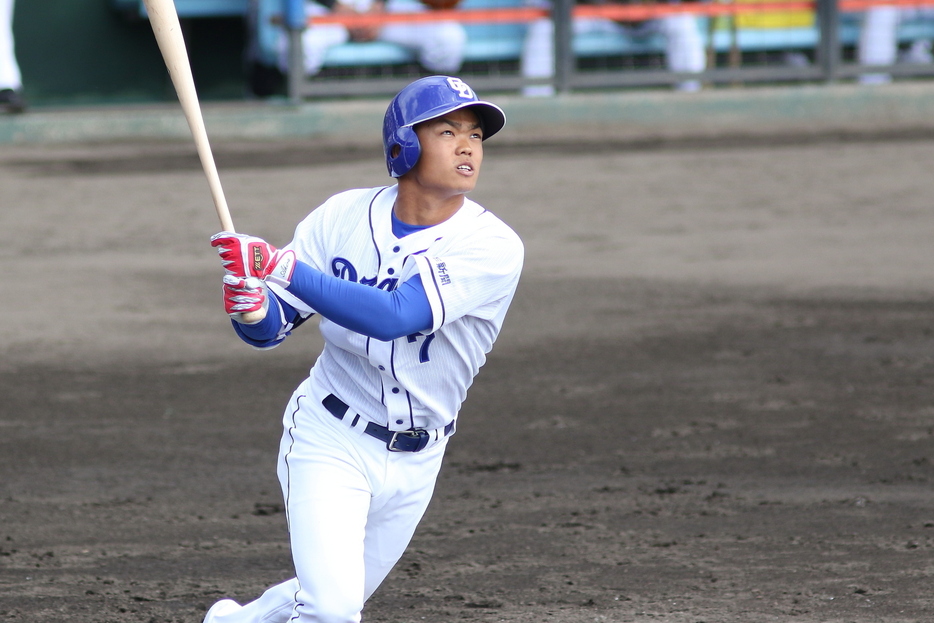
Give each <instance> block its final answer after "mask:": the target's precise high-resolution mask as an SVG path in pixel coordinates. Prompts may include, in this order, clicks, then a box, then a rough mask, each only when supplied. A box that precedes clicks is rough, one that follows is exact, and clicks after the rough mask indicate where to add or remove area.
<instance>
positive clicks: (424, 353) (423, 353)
mask: <svg viewBox="0 0 934 623" xmlns="http://www.w3.org/2000/svg"><path fill="white" fill-rule="evenodd" d="M419 337H424V338H425V341H424V342H422V345H421V347H420V348H419V349H418V362H419V363H428V361H429V360H430V357H429V356H428V347H429V346H431V341H432V340H433V339H435V334H434V333H431V334H429V335H425V334H424V333H413V334H412V335H410V336H409V337H408V341H409V344H411V343H412V342H415V341H417V340H418V338H419Z"/></svg>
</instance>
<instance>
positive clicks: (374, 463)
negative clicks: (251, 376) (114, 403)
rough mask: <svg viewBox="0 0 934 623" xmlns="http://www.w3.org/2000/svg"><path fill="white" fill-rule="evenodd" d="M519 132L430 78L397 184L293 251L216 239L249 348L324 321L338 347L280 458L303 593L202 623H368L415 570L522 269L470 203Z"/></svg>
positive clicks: (349, 208)
mask: <svg viewBox="0 0 934 623" xmlns="http://www.w3.org/2000/svg"><path fill="white" fill-rule="evenodd" d="M504 123H505V114H504V113H503V111H502V110H501V109H500V108H499V107H497V106H496V105H494V104H491V103H489V102H486V101H481V100H480V99H478V98H477V96H476V94H475V93H474V92H473V90H472V89H471V88H470V87H469V86H468V85H467V84H465V83H464V82H462V81H461V80H459V79H458V78H453V77H447V76H431V77H428V78H422V79H420V80H417V81H415V82H413V83H412V84H410V85H409V86H407V87H406V88H404V89H403V90H402V91H400V92H399V93H398V94H397V95H396V97H395V98H394V99H393V100H392V102H391V103H390V104H389V107H388V109H387V111H386V115H385V120H384V124H383V147H384V150H385V157H386V164H387V166H388V168H389V174H390V176H392V177H393V178H396V179H397V180H398V183H396V184H394V185H390V186H382V187H378V188H366V189H357V190H349V191H346V192H342V193H339V194H337V195H335V196H333V197H331V198H330V199H328V200H327V201H325V202H324V203H323V204H322V205H321V206H319V207H318V208H317V209H315V210H314V211H312V212H311V213H310V214H309V215H308V216H307V217H306V218H305V219H304V220H303V221H301V222H300V223H299V225H298V226H297V228H296V230H295V235H294V237H293V239H292V241H291V242H290V243H289V244H288V245H286V246H285V247H284V248H282V249H276V248H275V247H273V246H272V245H270V244H269V243H268V242H265V241H263V240H261V239H258V238H254V237H251V236H246V235H241V234H234V233H231V232H221V233H219V234H216V235H215V236H214V237H213V238H212V242H211V244H212V246H214V247H216V248H217V250H218V253H219V254H220V257H221V259H222V262H223V264H224V267H225V269H226V272H227V274H226V275H225V276H224V301H225V309H226V311H227V313H228V314H229V315H230V316H231V318H232V319H233V327H234V329H235V330H236V332H237V334H238V335H239V336H240V337H241V338H242V339H243V340H244V341H245V342H247V343H248V344H251V345H253V346H255V347H257V348H261V349H266V348H272V347H274V346H276V345H278V344H279V343H280V342H282V341H283V340H284V339H286V337H287V336H288V335H289V334H290V332H291V331H293V330H294V329H295V328H297V327H298V326H299V325H301V323H303V322H304V321H305V320H306V319H308V318H309V317H310V316H311V315H312V314H315V313H317V314H319V315H320V331H321V334H322V336H323V337H324V343H325V345H324V349H323V351H322V352H321V354H320V356H319V357H318V359H317V361H316V362H315V364H314V366H313V367H312V369H311V373H310V375H309V376H308V378H307V379H305V380H304V381H303V382H302V383H301V384H300V385H299V387H298V388H297V389H296V390H295V392H294V394H293V395H292V398H291V400H290V401H289V403H288V406H287V407H286V410H285V415H284V417H283V424H284V432H283V435H282V441H281V444H280V448H279V464H278V475H279V481H280V483H281V485H282V493H283V496H284V500H285V508H286V518H287V521H288V527H289V534H290V540H291V546H292V557H293V562H294V566H295V578H293V579H290V580H288V581H286V582H284V583H282V584H279V585H277V586H274V587H272V588H270V589H268V590H267V591H266V592H265V593H264V594H263V595H262V596H261V597H259V599H257V600H256V601H253V602H251V603H248V604H246V605H244V606H240V605H239V604H237V603H236V602H234V601H232V600H229V599H224V600H221V601H219V602H217V603H216V604H214V605H213V606H212V607H211V608H210V609H209V610H208V612H207V615H206V616H205V619H204V621H205V623H248V622H256V623H259V622H260V621H262V622H263V623H274V622H277V621H301V622H312V621H314V622H319V623H324V622H327V623H345V622H347V623H349V622H352V621H353V622H356V621H360V616H361V610H362V609H363V606H364V603H365V602H366V600H367V599H368V598H369V597H370V596H371V595H372V594H373V592H374V591H375V590H376V588H377V587H378V586H379V585H380V583H381V582H382V581H383V579H384V578H385V577H386V575H387V574H388V573H389V571H390V569H391V568H392V567H393V565H394V564H395V563H396V561H398V559H399V558H400V557H401V556H402V553H403V552H404V550H405V548H406V546H407V545H408V543H409V540H410V539H411V537H412V534H413V533H414V531H415V528H416V525H417V524H418V522H419V521H420V519H421V517H422V515H423V513H424V512H425V509H426V508H427V506H428V502H429V499H430V497H431V494H432V491H433V488H434V483H435V479H436V476H437V474H438V470H439V469H440V466H441V459H442V455H443V453H444V448H445V446H446V444H447V442H448V440H449V439H450V437H451V435H453V434H454V431H455V428H456V421H457V413H458V410H459V409H460V406H461V403H462V401H463V400H464V398H465V396H466V393H467V389H468V387H470V385H471V383H472V382H473V378H474V376H475V375H476V374H477V372H478V370H479V368H480V367H481V366H482V365H483V363H484V361H485V359H486V354H487V353H488V352H489V351H490V349H491V348H492V346H493V342H494V340H495V339H496V337H497V335H498V334H499V331H500V327H501V326H502V323H503V318H504V316H505V315H506V310H507V309H508V307H509V304H510V302H511V301H512V299H513V295H514V293H515V290H516V285H517V282H518V280H519V273H520V271H521V268H522V262H523V254H524V251H523V245H522V242H521V241H520V239H519V237H518V236H517V235H516V234H515V232H513V230H512V229H510V228H509V227H508V226H507V225H506V224H504V223H503V222H502V221H501V220H500V219H499V218H497V217H496V216H494V215H493V213H492V212H489V211H487V210H486V209H484V208H483V207H481V206H480V205H478V204H476V203H475V202H473V201H471V200H470V199H468V198H467V197H466V195H467V193H469V192H470V191H472V190H473V189H474V187H475V185H476V183H477V178H478V176H479V174H480V166H481V164H482V162H483V141H484V140H485V139H487V138H489V137H490V136H492V135H493V134H496V132H498V131H499V130H500V129H501V128H502V127H503V124H504ZM260 309H263V310H265V312H266V315H265V317H264V318H263V319H262V320H260V321H258V322H255V323H254V324H245V323H244V317H243V316H242V314H244V313H246V312H251V313H252V312H256V311H258V310H260Z"/></svg>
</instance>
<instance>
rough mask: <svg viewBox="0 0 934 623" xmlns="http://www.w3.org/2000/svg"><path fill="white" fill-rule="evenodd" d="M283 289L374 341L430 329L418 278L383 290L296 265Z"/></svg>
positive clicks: (429, 314) (333, 319)
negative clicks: (287, 284) (393, 288)
mask: <svg viewBox="0 0 934 623" xmlns="http://www.w3.org/2000/svg"><path fill="white" fill-rule="evenodd" d="M286 290H287V291H288V292H289V293H291V294H293V295H295V296H296V297H298V298H299V299H301V300H302V301H304V302H306V303H307V304H308V305H309V306H310V307H311V308H312V309H314V310H315V311H316V312H318V313H319V314H321V315H322V316H324V317H325V318H327V319H328V320H330V321H332V322H334V323H336V324H339V325H340V326H342V327H344V328H345V329H350V330H351V331H355V332H357V333H360V334H362V335H366V336H367V337H372V338H375V339H377V340H382V341H386V342H388V341H390V340H394V339H397V338H400V337H404V336H406V335H412V334H414V333H418V332H419V331H427V330H429V329H430V328H431V326H432V313H431V304H430V303H429V302H428V295H427V294H426V293H425V287H424V286H423V285H422V279H421V277H419V276H415V277H413V278H411V279H409V280H408V281H406V282H405V283H403V284H402V285H401V286H399V287H398V288H396V289H395V290H391V291H386V290H381V289H379V288H375V287H373V286H366V285H363V284H360V283H356V282H353V281H347V280H345V279H339V278H338V277H332V276H330V275H326V274H324V273H322V272H321V271H318V270H316V269H314V268H312V267H311V266H309V265H308V264H305V263H304V262H296V263H295V272H294V273H293V274H292V283H291V284H290V285H289V287H288V288H286Z"/></svg>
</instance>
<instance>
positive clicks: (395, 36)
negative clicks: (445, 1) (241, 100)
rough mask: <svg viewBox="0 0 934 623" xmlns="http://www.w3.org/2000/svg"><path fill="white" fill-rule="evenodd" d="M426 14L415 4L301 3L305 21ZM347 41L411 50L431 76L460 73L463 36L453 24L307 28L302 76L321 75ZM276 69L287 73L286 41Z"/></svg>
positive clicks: (404, 0)
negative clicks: (341, 16)
mask: <svg viewBox="0 0 934 623" xmlns="http://www.w3.org/2000/svg"><path fill="white" fill-rule="evenodd" d="M427 10H430V9H429V7H428V6H426V5H425V4H423V3H422V2H420V1H419V0H386V1H384V0H316V1H310V0H309V1H308V2H306V3H305V13H306V15H307V16H308V17H310V18H314V17H315V16H316V15H326V14H328V13H332V12H333V13H363V14H366V13H380V12H383V11H388V12H395V13H414V12H420V11H427ZM348 41H385V42H388V43H394V44H396V45H400V46H402V47H404V48H408V49H410V50H412V51H413V52H414V53H415V55H416V58H417V59H418V62H419V64H420V65H421V66H422V67H424V68H425V69H426V70H428V71H429V72H432V73H439V74H449V73H456V72H457V71H459V70H460V67H461V64H462V63H463V60H464V46H465V44H466V43H467V32H466V31H465V30H464V27H463V26H461V25H460V24H458V23H457V22H449V21H443V22H429V23H423V24H386V25H385V26H382V27H370V28H359V29H348V28H347V27H345V26H343V25H341V24H322V25H318V26H316V25H314V22H312V25H311V26H309V27H308V28H307V29H306V30H305V31H304V32H303V33H302V54H303V56H304V65H305V67H304V69H305V75H308V76H313V75H315V74H317V73H318V72H320V71H321V67H322V66H323V65H324V59H325V55H326V54H327V51H328V48H331V47H333V46H336V45H340V44H342V43H347V42H348ZM279 68H280V70H282V71H283V72H287V71H288V38H287V37H285V36H283V37H281V39H280V43H279Z"/></svg>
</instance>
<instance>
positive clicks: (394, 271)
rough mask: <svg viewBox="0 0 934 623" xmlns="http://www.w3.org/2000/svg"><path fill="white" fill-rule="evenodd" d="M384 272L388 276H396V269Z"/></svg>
mask: <svg viewBox="0 0 934 623" xmlns="http://www.w3.org/2000/svg"><path fill="white" fill-rule="evenodd" d="M386 272H387V273H389V274H390V275H395V274H396V269H395V268H390V269H389V270H387V271H386Z"/></svg>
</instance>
